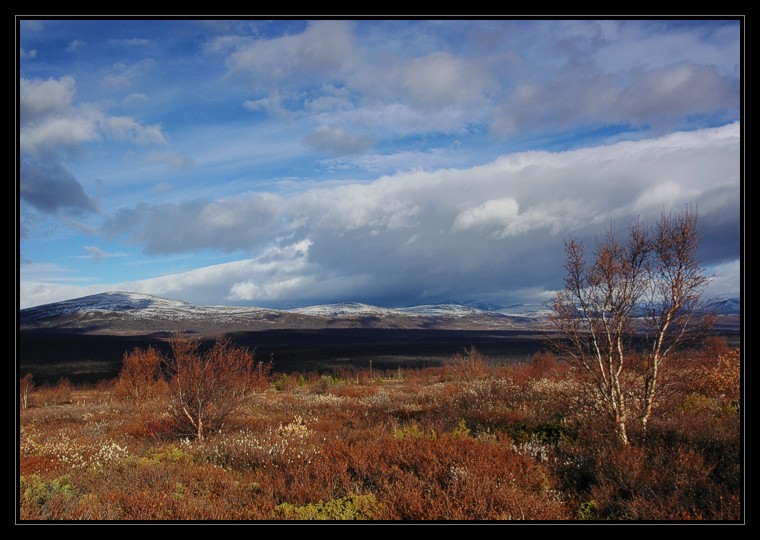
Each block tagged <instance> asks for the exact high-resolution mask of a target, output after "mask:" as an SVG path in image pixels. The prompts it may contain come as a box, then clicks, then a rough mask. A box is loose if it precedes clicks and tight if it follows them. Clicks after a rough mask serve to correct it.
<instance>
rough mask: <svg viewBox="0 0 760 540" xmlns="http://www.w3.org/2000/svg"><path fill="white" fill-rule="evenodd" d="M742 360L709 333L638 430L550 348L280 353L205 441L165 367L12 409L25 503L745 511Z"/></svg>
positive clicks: (523, 513)
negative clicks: (622, 427) (162, 377)
mask: <svg viewBox="0 0 760 540" xmlns="http://www.w3.org/2000/svg"><path fill="white" fill-rule="evenodd" d="M368 343H371V341H368ZM123 345H124V344H123ZM130 345H131V344H130ZM144 345H147V344H146V343H142V344H141V346H144ZM370 348H371V347H370ZM123 350H124V349H122V351H123ZM526 354H530V353H527V352H526ZM410 356H411V357H414V356H415V355H414V354H413V353H412V354H411V355H410ZM739 365H740V358H739V352H738V350H737V349H731V348H728V347H727V345H726V344H725V343H720V342H715V341H713V342H711V343H710V344H709V346H706V347H705V348H704V349H702V350H695V351H690V352H689V353H687V355H686V356H684V357H683V358H680V359H679V360H678V362H675V363H674V364H673V369H674V371H673V377H671V378H670V379H669V381H670V382H669V385H670V386H669V391H668V393H667V395H666V398H665V399H663V401H662V403H661V405H660V409H659V411H658V413H659V414H658V415H657V416H655V417H654V418H653V420H652V422H651V424H650V427H649V431H648V433H647V436H646V437H644V436H643V434H642V433H641V432H640V431H637V430H636V428H634V427H632V428H631V444H630V446H629V447H621V446H620V445H619V444H618V443H617V442H616V440H615V437H614V435H613V432H612V429H611V427H610V426H609V424H608V423H607V422H606V421H605V419H604V418H603V417H602V416H600V414H599V413H598V411H596V410H595V409H594V407H593V406H591V404H590V403H589V402H587V401H586V400H584V397H583V388H584V380H583V378H582V376H581V374H580V373H578V372H576V371H575V370H573V369H571V367H570V366H569V365H568V364H566V363H564V362H561V361H557V360H556V359H554V358H553V357H551V356H550V355H544V354H537V355H534V356H533V357H532V358H531V359H529V360H528V361H525V362H522V363H504V362H502V361H500V360H499V359H496V360H493V361H492V359H491V358H490V357H489V355H488V354H485V355H482V356H481V355H480V354H478V353H477V351H475V352H473V353H472V354H471V355H469V356H468V355H464V356H462V355H460V356H458V357H456V358H447V359H446V361H445V362H443V365H438V366H415V367H414V368H410V367H404V366H403V365H401V364H398V363H397V364H395V365H393V366H392V369H383V368H381V367H379V366H378V364H376V363H375V364H373V370H372V371H369V369H367V368H360V369H350V370H349V369H342V370H341V369H339V368H337V367H336V368H335V369H334V370H333V371H331V372H330V373H327V372H322V373H318V372H316V371H312V370H310V369H301V370H296V369H291V370H288V371H287V372H285V371H280V370H279V369H278V368H276V367H275V370H274V372H273V373H272V374H271V376H269V377H268V378H266V380H263V381H261V384H259V385H258V387H257V389H256V391H255V392H254V393H253V394H252V395H251V396H250V399H248V400H247V401H246V403H245V405H244V407H243V408H242V409H241V410H240V411H239V414H238V415H236V416H235V417H234V419H233V420H231V421H230V422H228V423H227V424H225V425H224V427H223V428H222V429H221V430H220V431H218V432H214V433H210V434H209V435H208V436H207V437H206V438H205V440H203V441H199V440H196V439H195V438H193V437H192V436H190V434H187V433H181V430H178V429H177V427H176V426H175V425H173V424H172V421H171V418H170V416H169V415H168V413H167V403H168V400H169V398H168V395H167V392H168V390H167V388H166V385H165V383H162V381H159V382H158V383H156V384H155V385H154V386H152V388H151V392H150V393H149V394H147V395H146V397H144V398H142V399H140V400H135V399H132V398H130V396H129V395H128V394H127V393H126V392H124V389H123V386H121V385H118V384H115V382H114V381H111V382H101V383H100V384H98V385H94V384H84V385H78V384H70V383H68V381H63V382H61V383H59V384H57V385H43V384H38V385H37V386H35V387H33V388H31V392H30V393H29V394H28V402H27V404H26V405H27V407H26V408H21V409H20V411H19V412H20V416H19V420H20V430H19V466H20V470H19V473H20V479H19V480H20V483H19V485H20V490H19V517H20V518H21V519H22V520H199V519H202V520H225V521H227V520H310V519H330V520H338V519H370V520H484V521H490V520H541V521H546V520H549V521H554V520H585V519H591V520H644V521H650V520H656V521H660V520H665V521H670V520H675V521H681V520H712V521H737V520H741V519H742V517H743V511H742V509H743V506H742V499H741V496H742V492H741V486H742V470H741V451H740V449H741V438H740V418H741V414H740V413H741V410H740V403H741V402H740V395H739V388H740V386H739V373H740V368H739ZM275 366H276V364H275Z"/></svg>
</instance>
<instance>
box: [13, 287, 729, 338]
mask: <svg viewBox="0 0 760 540" xmlns="http://www.w3.org/2000/svg"><path fill="white" fill-rule="evenodd" d="M476 306H484V307H486V306H489V307H492V308H493V309H491V310H487V309H481V308H480V307H476ZM709 306H711V309H712V310H713V311H714V312H715V313H717V314H718V315H735V314H738V313H739V312H740V306H741V304H740V301H739V300H738V299H733V298H731V299H720V300H715V301H713V302H711V303H710V304H709ZM549 313H550V310H549V309H548V308H547V307H546V306H545V305H543V304H538V303H526V304H512V305H510V306H507V307H501V306H498V305H494V304H485V303H480V302H472V303H470V304H462V303H457V302H445V303H439V304H422V305H416V306H407V307H400V308H385V307H379V306H374V305H370V304H364V303H360V302H337V303H332V304H317V305H313V306H305V307H297V308H289V309H273V308H263V307H255V306H226V305H214V306H199V305H195V304H191V303H189V302H185V301H182V300H173V299H169V298H164V297H161V296H155V295H150V294H144V293H134V292H126V291H109V292H105V293H98V294H93V295H88V296H84V297H81V298H73V299H70V300H64V301H61V302H54V303H50V304H43V305H40V306H34V307H30V308H25V309H22V310H20V311H19V323H20V326H21V329H22V330H31V329H49V330H53V329H60V330H65V329H69V330H75V331H80V332H95V333H108V332H115V333H127V334H130V333H141V332H143V333H144V332H148V333H156V332H173V331H195V332H199V333H211V332H231V331H244V330H262V329H268V330H269V329H320V328H398V329H404V328H408V329H419V328H426V329H438V328H439V329H486V330H487V329H520V328H524V329H533V330H535V329H540V328H542V327H545V326H546V325H547V324H548V315H549Z"/></svg>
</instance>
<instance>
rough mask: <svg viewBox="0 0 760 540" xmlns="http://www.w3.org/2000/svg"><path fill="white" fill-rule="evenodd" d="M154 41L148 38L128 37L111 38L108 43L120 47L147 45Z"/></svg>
mask: <svg viewBox="0 0 760 540" xmlns="http://www.w3.org/2000/svg"><path fill="white" fill-rule="evenodd" d="M152 42H153V40H151V39H146V38H128V39H109V40H108V43H110V44H111V45H116V46H120V47H145V46H146V45H150V44H151V43H152Z"/></svg>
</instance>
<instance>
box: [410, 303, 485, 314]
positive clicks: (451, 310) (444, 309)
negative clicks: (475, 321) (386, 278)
mask: <svg viewBox="0 0 760 540" xmlns="http://www.w3.org/2000/svg"><path fill="white" fill-rule="evenodd" d="M396 311H399V312H401V313H406V314H408V315H427V316H430V315H433V316H448V317H467V316H471V315H482V314H488V313H489V312H488V311H484V310H482V309H478V308H474V307H470V306H465V305H462V304H425V305H421V306H410V307H405V308H398V309H397V310H396Z"/></svg>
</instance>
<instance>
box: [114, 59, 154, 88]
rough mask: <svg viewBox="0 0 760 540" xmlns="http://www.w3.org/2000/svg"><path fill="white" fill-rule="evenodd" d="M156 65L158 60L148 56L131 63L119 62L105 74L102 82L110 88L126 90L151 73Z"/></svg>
mask: <svg viewBox="0 0 760 540" xmlns="http://www.w3.org/2000/svg"><path fill="white" fill-rule="evenodd" d="M155 66H156V61H155V60H153V59H152V58H146V59H144V60H140V61H139V62H136V63H134V64H130V65H126V64H122V63H117V64H114V65H113V66H111V73H109V74H107V75H106V76H104V77H103V81H102V82H103V85H105V86H107V87H109V88H112V89H116V90H124V89H127V88H130V87H131V86H132V85H133V84H134V83H135V81H136V80H137V79H140V78H142V77H144V76H145V75H147V74H148V73H150V72H151V71H152V70H153V69H154V68H155Z"/></svg>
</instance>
